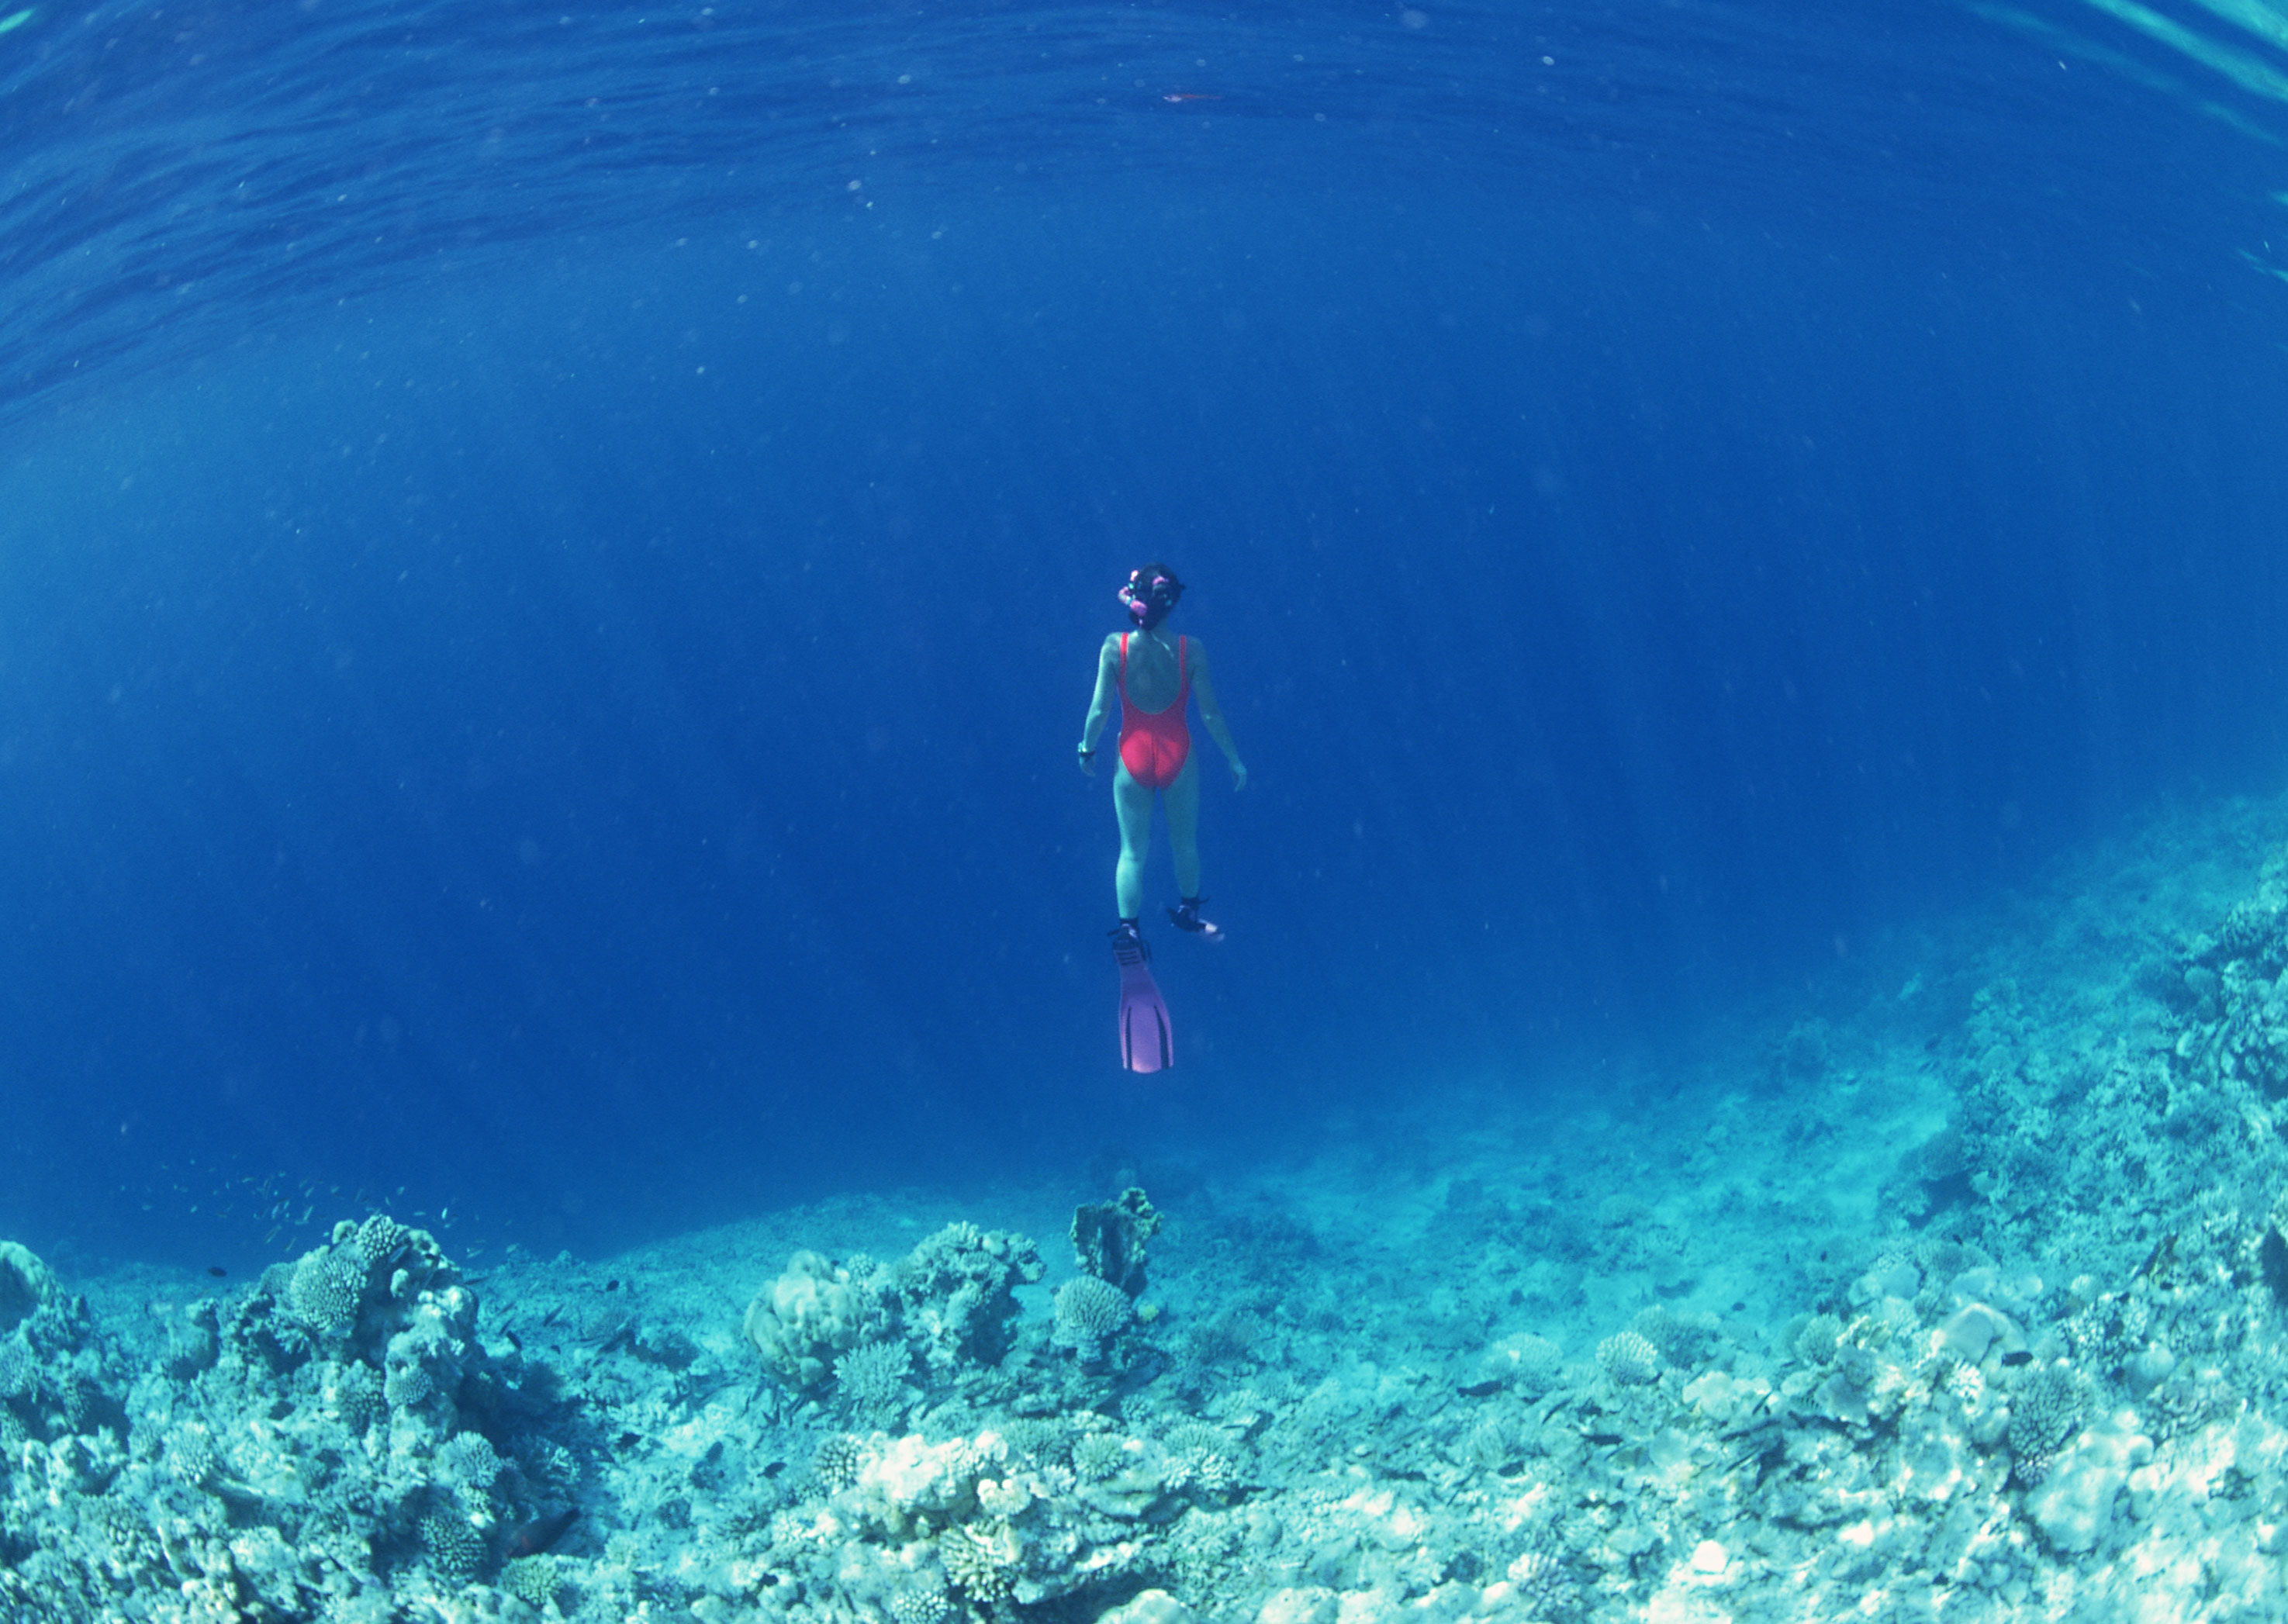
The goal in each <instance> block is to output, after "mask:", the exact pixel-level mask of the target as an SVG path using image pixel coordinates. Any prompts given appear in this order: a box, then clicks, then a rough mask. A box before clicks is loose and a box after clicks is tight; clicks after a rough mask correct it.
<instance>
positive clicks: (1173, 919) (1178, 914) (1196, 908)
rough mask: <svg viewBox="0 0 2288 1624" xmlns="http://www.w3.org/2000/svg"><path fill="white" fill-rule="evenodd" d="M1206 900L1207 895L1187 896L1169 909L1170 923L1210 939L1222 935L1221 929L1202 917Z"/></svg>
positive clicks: (1177, 927)
mask: <svg viewBox="0 0 2288 1624" xmlns="http://www.w3.org/2000/svg"><path fill="white" fill-rule="evenodd" d="M1206 901H1207V899H1206V898H1205V897H1186V898H1185V899H1183V901H1182V902H1181V903H1180V904H1179V905H1178V906H1176V907H1172V908H1170V909H1169V910H1168V923H1170V924H1172V925H1173V926H1175V927H1176V929H1178V930H1179V931H1194V932H1196V933H1197V934H1199V935H1202V936H1205V937H1208V938H1210V939H1213V938H1215V937H1219V936H1221V935H1222V934H1223V932H1222V931H1219V930H1218V929H1217V928H1216V927H1215V926H1214V925H1212V924H1210V923H1208V922H1207V921H1206V920H1204V919H1203V918H1201V917H1200V908H1201V906H1202V905H1203V904H1204V903H1205V902H1206Z"/></svg>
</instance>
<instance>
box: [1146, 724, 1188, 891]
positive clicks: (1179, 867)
mask: <svg viewBox="0 0 2288 1624" xmlns="http://www.w3.org/2000/svg"><path fill="white" fill-rule="evenodd" d="M1160 802H1161V804H1163V805H1164V806H1165V807H1166V808H1167V809H1168V844H1169V845H1170V846H1171V847H1172V848H1173V849H1174V851H1175V853H1176V894H1177V895H1178V896H1179V897H1196V896H1198V895H1199V894H1200V753H1199V752H1198V751H1197V750H1194V751H1193V752H1192V753H1191V754H1190V755H1189V756H1188V757H1185V758H1184V770H1183V771H1182V772H1179V773H1177V774H1176V781H1175V782H1174V783H1172V784H1171V785H1169V786H1168V788H1166V789H1165V790H1164V791H1163V792H1162V794H1161V796H1160ZM1139 877H1141V876H1139ZM1137 894H1138V895H1139V896H1141V895H1142V894H1143V892H1142V891H1141V889H1139V891H1138V892H1137Z"/></svg>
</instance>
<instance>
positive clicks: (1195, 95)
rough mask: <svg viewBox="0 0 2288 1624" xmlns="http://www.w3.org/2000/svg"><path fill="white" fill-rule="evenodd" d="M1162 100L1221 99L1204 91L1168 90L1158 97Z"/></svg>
mask: <svg viewBox="0 0 2288 1624" xmlns="http://www.w3.org/2000/svg"><path fill="white" fill-rule="evenodd" d="M1160 99H1161V100H1163V101H1221V100H1222V99H1223V98H1222V97H1220V96H1211V95H1209V94H1208V93H1207V92H1206V91H1169V92H1168V93H1167V94H1166V95H1164V96H1163V97H1161V98H1160Z"/></svg>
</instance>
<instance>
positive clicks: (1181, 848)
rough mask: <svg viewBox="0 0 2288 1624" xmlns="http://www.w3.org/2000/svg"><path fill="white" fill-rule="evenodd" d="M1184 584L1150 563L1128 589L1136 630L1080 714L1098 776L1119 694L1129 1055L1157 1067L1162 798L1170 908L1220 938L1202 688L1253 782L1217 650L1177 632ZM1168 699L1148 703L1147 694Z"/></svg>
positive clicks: (1119, 875)
mask: <svg viewBox="0 0 2288 1624" xmlns="http://www.w3.org/2000/svg"><path fill="white" fill-rule="evenodd" d="M1183 595H1184V583H1183V582H1180V581H1179V580H1177V579H1176V573H1175V572H1174V571H1173V570H1172V569H1170V568H1169V567H1168V566H1166V565H1164V564H1147V565H1146V566H1144V567H1143V568H1141V569H1140V570H1137V571H1135V572H1134V573H1133V574H1131V575H1130V576H1129V577H1128V584H1127V585H1126V586H1124V587H1122V588H1121V589H1120V601H1121V603H1122V604H1123V605H1124V606H1125V607H1126V608H1127V610H1128V616H1129V619H1130V620H1132V622H1135V629H1134V630H1130V631H1123V632H1116V633H1114V634H1113V635H1111V636H1108V637H1107V638H1105V639H1104V646H1103V647H1102V648H1100V650H1099V651H1098V652H1097V660H1096V693H1095V696H1094V697H1093V698H1092V700H1091V701H1089V707H1088V720H1087V721H1086V722H1084V723H1083V724H1082V725H1081V735H1080V770H1081V771H1082V772H1085V773H1087V774H1088V775H1089V776H1091V777H1094V776H1095V775H1096V753H1097V751H1096V741H1097V738H1098V736H1099V735H1100V734H1101V733H1103V731H1104V723H1105V718H1106V717H1108V715H1109V714H1110V713H1111V709H1112V701H1113V697H1114V695H1116V694H1117V695H1118V696H1119V699H1120V764H1119V765H1118V766H1117V767H1116V768H1115V769H1114V771H1113V775H1112V804H1113V806H1114V809H1115V810H1116V812H1118V813H1119V816H1120V861H1119V864H1118V866H1117V867H1115V869H1114V870H1113V891H1114V896H1115V899H1116V902H1117V904H1118V907H1119V918H1120V923H1118V924H1117V925H1116V926H1114V927H1113V930H1112V956H1113V958H1114V959H1115V961H1116V962H1117V963H1119V965H1120V969H1121V1014H1120V1039H1121V1058H1122V1063H1123V1064H1124V1065H1125V1066H1127V1067H1128V1069H1129V1070H1131V1071H1138V1072H1151V1071H1157V1070H1159V1069H1160V1067H1161V1066H1166V1065H1169V1064H1171V1063H1172V1061H1173V1058H1174V1050H1173V1046H1172V1043H1171V1042H1170V1041H1169V1033H1168V1011H1167V1006H1166V1005H1165V1004H1164V1003H1162V1002H1161V1001H1160V994H1159V989H1158V988H1157V987H1156V986H1154V985H1153V982H1152V972H1151V970H1149V969H1148V968H1147V965H1148V963H1149V962H1150V959H1151V950H1150V949H1149V948H1148V947H1146V946H1145V943H1144V938H1143V935H1142V933H1141V931H1140V928H1139V927H1140V924H1141V922H1142V919H1143V914H1144V906H1143V902H1144V858H1145V853H1146V852H1147V851H1148V849H1149V846H1150V844H1151V838H1152V797H1153V796H1154V795H1155V794H1157V795H1158V796H1160V798H1161V801H1162V803H1163V804H1164V805H1165V806H1166V807H1167V809H1168V844H1169V845H1170V846H1171V847H1172V848H1173V850H1174V853H1175V859H1176V889H1177V891H1178V893H1179V895H1180V902H1179V903H1178V905H1177V906H1176V907H1172V908H1170V909H1169V910H1168V919H1169V921H1170V923H1172V924H1174V925H1175V927H1176V928H1177V929H1178V930H1180V931H1194V932H1197V933H1199V934H1202V935H1204V936H1207V937H1210V938H1212V937H1214V936H1215V935H1216V934H1217V931H1216V927H1215V926H1213V925H1212V924H1210V923H1208V922H1207V921H1206V920H1204V919H1203V918H1201V917H1200V907H1201V905H1202V903H1203V902H1204V901H1205V899H1204V898H1203V897H1202V896H1201V895H1200V848H1199V827H1200V772H1199V763H1198V762H1197V761H1196V759H1194V757H1193V755H1192V736H1191V733H1190V731H1189V730H1188V728H1187V727H1186V726H1185V725H1184V705H1185V701H1187V700H1188V698H1189V697H1190V696H1191V694H1192V693H1194V691H1195V690H1196V691H1197V693H1198V694H1199V701H1200V721H1201V722H1202V724H1203V725H1205V726H1206V728H1207V730H1208V736H1209V737H1211V738H1212V739H1213V740H1214V741H1216V746H1217V748H1218V749H1220V750H1222V751H1223V754H1224V759H1225V760H1226V761H1227V762H1229V763H1230V764H1231V783H1232V788H1235V789H1244V788H1247V768H1246V766H1245V764H1243V763H1242V762H1241V761H1240V759H1239V751H1238V749H1236V748H1235V746H1234V745H1233V744H1232V741H1231V730H1230V729H1229V728H1227V727H1226V726H1225V725H1224V720H1223V708H1222V707H1221V706H1220V705H1219V704H1218V703H1217V702H1216V693H1215V684H1214V682H1213V681H1212V679H1211V678H1210V677H1209V673H1208V655H1207V650H1205V649H1204V648H1202V647H1201V646H1200V644H1199V641H1198V639H1197V638H1187V637H1174V638H1171V637H1170V636H1169V635H1168V634H1167V633H1166V632H1165V631H1164V630H1162V629H1161V628H1162V623H1163V622H1165V621H1166V620H1167V618H1168V613H1169V611H1170V610H1172V609H1173V608H1174V607H1175V606H1176V603H1177V600H1178V599H1179V598H1182V597H1183ZM1153 700H1157V701H1159V703H1158V704H1157V705H1156V706H1155V707H1151V708H1147V701H1153Z"/></svg>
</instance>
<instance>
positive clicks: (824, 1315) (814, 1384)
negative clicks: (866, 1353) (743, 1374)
mask: <svg viewBox="0 0 2288 1624" xmlns="http://www.w3.org/2000/svg"><path fill="white" fill-rule="evenodd" d="M888 1319H889V1316H888V1312H887V1310H886V1308H885V1306H884V1305H883V1303H882V1295H881V1292H880V1290H879V1288H878V1287H876V1286H875V1284H874V1283H873V1282H872V1281H871V1280H870V1279H854V1278H853V1276H852V1271H850V1270H849V1269H847V1268H846V1267H839V1266H838V1265H837V1264H834V1263H833V1261H832V1260H830V1259H829V1258H827V1257H825V1256H822V1255H820V1254H819V1253H816V1252H797V1253H796V1254H795V1255H794V1256H791V1257H790V1258H788V1259H787V1266H786V1268H785V1270H784V1271H783V1272H782V1273H781V1274H780V1275H779V1277H778V1279H775V1280H773V1281H772V1282H771V1283H770V1284H769V1285H768V1286H766V1287H763V1289H762V1290H761V1291H760V1292H759V1293H757V1294H756V1296H755V1299H754V1301H753V1302H751V1303H748V1304H747V1318H746V1332H747V1340H748V1341H749V1342H751V1343H753V1344H754V1346H755V1351H756V1352H758V1353H759V1354H761V1355H762V1358H763V1368H764V1369H766V1370H767V1371H768V1372H770V1374H773V1375H775V1376H776V1377H777V1378H778V1379H779V1380H780V1381H782V1382H785V1383H786V1384H787V1385H788V1386H789V1387H791V1388H794V1389H797V1390H816V1389H819V1388H822V1387H824V1386H825V1385H826V1383H827V1382H828V1380H829V1379H830V1377H831V1376H832V1375H833V1374H834V1359H835V1357H836V1356H837V1355H838V1354H842V1353H847V1352H848V1351H850V1350H851V1349H853V1348H854V1347H856V1346H857V1345H858V1344H859V1343H861V1342H863V1341H866V1340H867V1339H868V1338H869V1337H870V1336H871V1335H878V1334H879V1333H880V1332H881V1331H882V1330H883V1328H884V1327H886V1325H887V1323H888Z"/></svg>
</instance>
